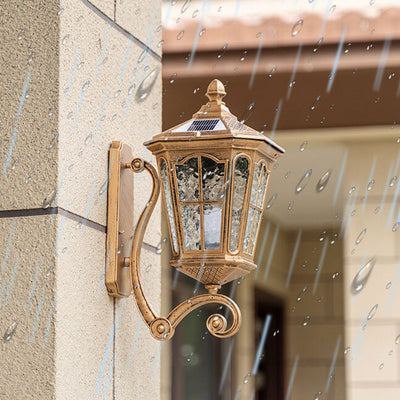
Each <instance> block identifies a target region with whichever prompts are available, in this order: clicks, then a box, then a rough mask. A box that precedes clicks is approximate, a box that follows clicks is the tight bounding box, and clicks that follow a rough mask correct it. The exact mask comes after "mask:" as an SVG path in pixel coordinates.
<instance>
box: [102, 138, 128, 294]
mask: <svg viewBox="0 0 400 400" xmlns="http://www.w3.org/2000/svg"><path fill="white" fill-rule="evenodd" d="M132 158H133V155H132V149H131V148H130V147H129V146H128V145H126V144H123V143H122V142H119V141H113V142H112V144H111V147H110V152H109V162H108V168H109V170H108V179H109V180H108V207H107V242H106V246H107V247H106V276H105V282H106V287H107V290H108V294H109V295H110V296H115V297H126V296H129V295H130V294H131V292H132V285H131V279H130V271H129V263H128V265H125V258H129V256H130V253H129V252H130V248H131V242H132V235H133V173H132V171H131V169H130V168H126V165H127V164H129V163H130V162H131V161H132Z"/></svg>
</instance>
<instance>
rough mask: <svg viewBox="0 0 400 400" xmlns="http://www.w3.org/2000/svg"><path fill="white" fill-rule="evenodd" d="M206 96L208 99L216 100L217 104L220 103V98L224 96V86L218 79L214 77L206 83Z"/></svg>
mask: <svg viewBox="0 0 400 400" xmlns="http://www.w3.org/2000/svg"><path fill="white" fill-rule="evenodd" d="M206 96H207V97H208V98H209V100H210V101H216V102H217V104H221V103H222V99H223V98H224V97H225V96H226V92H225V86H224V84H223V83H222V82H221V81H219V80H218V79H214V80H212V81H211V83H210V84H209V85H208V88H207V93H206Z"/></svg>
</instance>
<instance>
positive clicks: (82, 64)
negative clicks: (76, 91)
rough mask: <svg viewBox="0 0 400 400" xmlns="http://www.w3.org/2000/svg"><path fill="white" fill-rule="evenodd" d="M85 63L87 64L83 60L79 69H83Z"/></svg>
mask: <svg viewBox="0 0 400 400" xmlns="http://www.w3.org/2000/svg"><path fill="white" fill-rule="evenodd" d="M84 65H85V62H84V61H82V62H81V63H79V64H78V67H77V68H78V69H81V68H82V67H83V66H84Z"/></svg>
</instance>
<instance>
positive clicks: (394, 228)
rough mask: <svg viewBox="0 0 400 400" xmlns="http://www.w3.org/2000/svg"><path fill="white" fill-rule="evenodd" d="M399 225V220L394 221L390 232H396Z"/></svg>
mask: <svg viewBox="0 0 400 400" xmlns="http://www.w3.org/2000/svg"><path fill="white" fill-rule="evenodd" d="M399 226H400V222H396V223H395V224H394V225H393V226H392V232H396V231H397V230H398V229H399Z"/></svg>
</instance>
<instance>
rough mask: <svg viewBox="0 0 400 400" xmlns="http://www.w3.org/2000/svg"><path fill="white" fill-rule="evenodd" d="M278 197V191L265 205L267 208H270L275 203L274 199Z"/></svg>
mask: <svg viewBox="0 0 400 400" xmlns="http://www.w3.org/2000/svg"><path fill="white" fill-rule="evenodd" d="M277 197H278V193H274V194H273V195H272V196H271V198H270V199H269V200H268V201H267V204H266V206H265V209H266V210H269V209H270V208H271V207H272V206H273V204H274V200H275V199H276V198H277Z"/></svg>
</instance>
